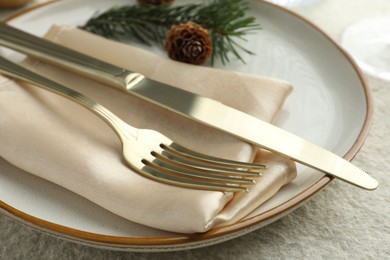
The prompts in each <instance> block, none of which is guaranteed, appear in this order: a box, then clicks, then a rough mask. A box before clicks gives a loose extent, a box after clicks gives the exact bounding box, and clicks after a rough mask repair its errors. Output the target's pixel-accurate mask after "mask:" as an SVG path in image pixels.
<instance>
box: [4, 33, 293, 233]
mask: <svg viewBox="0 0 390 260" xmlns="http://www.w3.org/2000/svg"><path fill="white" fill-rule="evenodd" d="M47 38H48V39H50V40H53V41H55V42H57V43H60V44H62V45H64V46H67V47H70V48H73V49H75V50H78V51H80V52H84V53H86V54H88V55H91V56H94V57H97V58H100V59H102V60H105V61H108V62H110V63H113V64H116V65H118V66H121V67H123V68H126V69H128V70H130V71H137V72H139V73H142V74H144V75H145V76H147V77H149V78H152V79H155V80H159V81H161V82H164V83H166V84H170V85H173V86H176V87H181V88H184V89H187V90H189V91H192V92H196V93H197V94H200V95H203V96H208V97H211V98H214V99H216V100H218V101H220V102H223V103H225V104H227V105H230V106H233V107H235V108H237V109H240V110H242V111H245V112H247V113H249V114H252V115H253V116H256V117H258V118H261V119H263V120H266V121H272V119H273V118H274V116H275V114H277V112H278V111H279V109H280V108H281V107H282V105H283V102H284V100H285V99H286V97H287V96H288V94H289V93H290V92H291V90H292V87H291V86H290V85H289V84H288V83H286V82H285V81H280V80H275V79H271V78H264V77H257V76H252V75H246V74H241V73H236V72H227V71H223V70H217V69H213V68H207V67H202V66H194V65H188V64H183V63H179V62H175V61H172V60H169V59H165V58H160V57H158V56H157V55H154V54H152V53H150V52H147V51H143V50H141V49H138V48H135V47H132V46H130V45H128V44H121V43H117V42H113V41H109V40H106V39H104V38H102V37H98V36H95V35H93V34H90V33H87V32H85V31H82V30H79V29H77V28H73V27H61V26H54V27H52V28H51V30H50V32H49V33H48V35H47ZM101 50H104V51H101ZM25 66H26V67H28V68H30V69H31V70H33V71H35V72H37V73H39V74H42V75H45V76H47V77H49V78H52V79H53V80H55V81H57V82H59V83H62V84H64V85H66V86H68V87H70V88H72V89H74V90H77V91H80V92H81V93H83V94H85V95H87V96H88V97H91V98H93V99H95V100H98V102H99V103H101V104H103V105H104V106H106V107H107V108H108V109H110V110H111V111H112V112H114V113H115V114H117V115H118V116H119V117H120V118H121V119H122V120H124V121H125V122H127V123H129V124H130V125H132V126H135V127H137V128H141V129H153V130H157V131H159V132H161V133H163V134H165V135H166V136H168V137H169V138H171V139H173V140H174V141H175V142H177V143H179V144H181V145H183V146H185V147H188V148H190V149H193V150H195V151H198V152H203V153H206V154H210V155H214V156H218V157H222V158H227V159H236V160H240V161H253V158H254V157H255V155H256V157H257V158H261V156H259V155H257V150H258V149H257V148H256V147H252V146H251V145H249V144H247V143H245V142H243V141H241V140H238V139H236V138H234V137H232V136H230V135H227V134H224V133H222V132H219V131H216V130H214V129H211V128H209V127H205V126H203V125H202V124H199V123H195V122H193V121H192V120H190V119H187V118H184V117H181V116H177V115H174V114H173V113H172V112H169V111H167V110H165V109H161V108H159V107H157V106H155V105H152V104H150V103H148V102H144V101H142V100H140V99H139V98H137V97H133V96H131V95H126V94H124V93H123V92H121V91H117V90H115V89H113V88H109V87H105V86H102V85H101V84H99V83H96V82H94V81H92V80H88V79H85V78H83V77H80V76H78V75H76V74H72V73H68V72H65V71H63V70H62V69H58V68H54V67H53V66H51V65H48V64H45V63H42V62H39V61H36V60H29V61H26V62H25ZM221 91H222V93H223V95H221ZM243 100H244V101H245V102H242V101H243ZM15 104H16V105H15ZM0 110H1V111H2V114H3V117H2V119H1V121H0V123H1V125H2V127H1V128H0V139H1V140H2V142H0V154H1V156H2V157H3V158H4V159H5V160H6V161H8V162H10V163H11V164H13V165H15V166H17V167H18V168H20V169H23V170H24V171H26V172H29V173H32V174H34V175H36V176H38V177H41V178H43V179H46V180H49V181H51V182H53V183H56V184H58V185H60V186H62V187H64V188H66V189H69V190H71V191H73V192H75V193H77V194H78V195H81V196H82V197H84V198H87V199H88V200H90V201H92V202H94V203H96V204H97V205H99V206H101V207H103V208H105V209H107V210H109V211H111V212H113V213H115V214H117V215H119V216H121V217H123V218H126V219H128V220H131V221H133V222H136V223H139V224H143V225H146V226H150V227H154V228H158V229H162V230H167V231H172V232H179V233H195V232H205V231H207V230H209V229H211V228H214V227H216V226H218V225H222V224H230V223H234V222H236V221H237V220H239V219H241V218H242V217H244V216H245V215H247V214H248V213H250V212H251V211H252V210H253V209H255V208H256V207H258V206H259V205H260V204H261V203H263V202H264V201H266V200H267V199H268V198H270V197H272V195H273V194H275V193H276V192H277V191H278V190H279V188H280V187H281V186H283V185H284V184H286V183H288V182H289V181H291V180H292V179H293V178H295V176H296V170H295V166H294V164H292V163H291V162H289V161H288V160H277V161H275V162H272V165H270V166H269V168H270V170H267V171H265V172H264V174H263V176H261V177H260V178H259V179H258V181H257V183H256V185H255V187H253V188H251V190H250V192H247V193H242V194H233V193H231V192H213V191H201V190H194V189H185V188H179V187H175V186H171V185H166V184H162V183H159V182H156V181H152V180H149V179H147V178H145V177H143V176H141V175H139V174H137V173H135V172H133V171H132V170H130V169H129V167H128V166H127V164H126V163H125V162H124V161H123V159H122V149H121V144H120V143H119V140H118V138H117V137H116V136H115V134H114V132H113V131H112V129H111V128H110V127H108V126H107V125H105V123H104V121H103V120H101V119H98V118H97V117H96V116H95V115H94V114H93V113H91V112H89V111H87V110H85V109H84V108H82V107H80V106H79V105H77V104H75V103H73V102H69V100H67V99H65V98H63V97H61V96H58V95H53V94H52V93H51V92H48V91H46V90H41V89H39V88H37V87H35V86H21V85H18V83H16V82H14V81H11V80H6V79H4V78H3V82H2V84H0ZM211 112H212V111H210V113H211ZM256 160H259V159H256ZM271 160H272V159H271ZM266 161H268V160H266ZM290 164H291V165H290ZM227 204H228V207H225V206H226V205H227ZM220 214H222V216H220Z"/></svg>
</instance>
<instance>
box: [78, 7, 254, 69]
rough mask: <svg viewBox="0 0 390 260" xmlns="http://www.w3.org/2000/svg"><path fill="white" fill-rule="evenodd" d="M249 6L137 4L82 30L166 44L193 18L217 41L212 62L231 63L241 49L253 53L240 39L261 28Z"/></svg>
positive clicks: (102, 15)
mask: <svg viewBox="0 0 390 260" xmlns="http://www.w3.org/2000/svg"><path fill="white" fill-rule="evenodd" d="M248 8H249V5H248V2H247V1H244V0H213V1H211V2H208V3H206V4H186V5H173V6H171V5H164V4H162V5H152V4H141V5H139V4H136V5H126V6H120V7H113V8H111V9H109V10H107V11H105V12H103V13H100V14H96V15H94V16H93V17H92V18H90V19H89V20H88V21H87V22H86V24H85V25H83V26H81V28H82V29H84V30H87V31H89V32H91V33H94V34H98V35H101V36H104V37H106V38H110V39H115V40H118V41H123V40H135V41H138V42H140V43H143V44H147V45H152V44H154V43H155V44H159V45H162V46H163V45H164V42H165V37H166V33H167V31H168V30H169V29H170V28H171V27H172V26H174V25H177V24H180V23H185V22H188V21H192V22H194V23H197V24H199V25H201V26H202V27H204V28H206V29H207V30H208V31H209V35H210V37H211V40H212V44H213V53H212V57H211V63H212V64H213V63H214V61H215V59H217V58H220V59H221V61H222V63H223V64H225V63H226V62H229V60H230V59H229V55H230V54H233V55H234V56H235V57H237V58H238V59H240V60H242V61H243V62H244V60H243V59H242V57H241V55H240V51H244V52H246V53H249V54H253V52H251V51H250V50H248V49H246V48H244V47H243V46H242V45H241V44H240V43H239V42H238V41H236V39H237V38H238V39H241V40H245V38H244V36H245V35H246V34H248V33H250V32H252V31H254V30H258V29H260V26H259V24H257V22H256V20H255V18H254V17H247V16H245V14H246V11H247V10H248Z"/></svg>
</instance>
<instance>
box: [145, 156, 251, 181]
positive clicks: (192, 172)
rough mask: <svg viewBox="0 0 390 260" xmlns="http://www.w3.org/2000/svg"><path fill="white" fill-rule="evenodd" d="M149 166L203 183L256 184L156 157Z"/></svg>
mask: <svg viewBox="0 0 390 260" xmlns="http://www.w3.org/2000/svg"><path fill="white" fill-rule="evenodd" d="M149 166H150V167H152V168H155V169H159V170H164V171H166V172H168V173H170V174H174V175H183V176H185V177H190V178H196V179H199V180H200V179H204V180H205V181H206V180H207V181H211V182H221V183H232V184H248V185H250V184H255V183H256V182H255V181H254V180H253V179H247V178H241V177H232V176H223V175H218V173H219V172H214V171H213V170H212V169H209V170H208V169H206V168H203V169H199V168H191V167H187V166H186V165H184V167H182V166H181V165H180V164H176V163H172V161H169V160H166V161H165V160H160V159H159V157H156V159H155V160H153V162H151V163H150V164H149ZM215 173H217V174H215Z"/></svg>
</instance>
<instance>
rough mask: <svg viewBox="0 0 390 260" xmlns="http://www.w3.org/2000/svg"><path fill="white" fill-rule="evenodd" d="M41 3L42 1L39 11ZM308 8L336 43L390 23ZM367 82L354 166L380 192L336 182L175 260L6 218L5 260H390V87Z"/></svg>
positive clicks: (358, 1)
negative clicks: (367, 104)
mask: <svg viewBox="0 0 390 260" xmlns="http://www.w3.org/2000/svg"><path fill="white" fill-rule="evenodd" d="M0 1H1V0H0ZM38 2H44V1H43V0H36V1H35V2H34V3H38ZM280 2H296V1H294V0H285V1H280ZM303 2H305V1H304V0H303ZM306 2H307V3H306V4H296V5H293V6H289V7H288V8H291V9H292V10H293V11H295V12H297V13H299V14H301V15H302V16H304V17H306V18H308V19H309V20H311V21H312V22H313V23H315V24H316V25H318V26H319V27H320V28H321V29H322V30H324V31H325V32H326V33H327V34H328V35H329V36H330V37H332V38H333V39H335V40H336V41H337V39H339V37H340V35H341V33H342V32H343V30H344V29H345V27H346V26H348V25H349V24H351V23H353V22H354V21H358V20H360V19H362V18H365V17H370V16H375V15H384V14H388V15H390V1H387V0H371V1H366V0H342V1H331V0H317V1H316V0H311V1H306ZM34 3H33V4H34ZM16 11H19V10H11V11H10V10H8V11H4V10H0V20H2V19H4V18H6V17H7V16H9V15H11V14H12V13H13V12H16ZM389 62H390V60H389ZM366 79H367V81H368V83H369V86H370V88H371V91H372V94H373V99H374V118H373V123H372V126H371V130H370V133H369V135H368V137H367V139H366V142H365V144H364V146H363V147H362V149H361V150H360V152H359V153H358V154H357V156H356V157H355V159H354V160H353V162H354V164H356V165H357V166H359V167H361V168H363V169H366V170H368V171H369V172H370V173H371V174H372V175H373V177H375V178H376V179H377V180H378V181H379V183H380V186H379V188H378V189H377V190H375V191H371V192H369V191H364V190H361V189H357V188H355V187H352V186H351V185H345V183H343V182H341V181H333V182H332V183H331V184H330V185H329V186H328V187H327V188H325V189H324V190H323V191H321V192H319V193H318V194H317V195H316V196H314V198H312V199H311V200H309V201H308V202H306V203H305V204H304V205H303V206H301V207H300V208H298V209H296V210H295V211H293V212H292V213H290V214H289V215H287V216H285V217H283V218H282V219H280V220H278V221H276V222H274V223H272V224H270V225H268V226H266V227H263V228H261V229H259V230H256V231H254V232H252V233H250V234H247V235H245V236H242V237H239V238H236V239H233V240H230V241H227V242H224V243H221V244H217V245H214V246H210V247H205V248H200V249H193V250H188V251H179V252H169V253H129V252H117V251H110V250H104V249H98V248H93V247H88V246H84V245H80V244H76V243H73V242H69V241H66V240H63V239H60V238H56V237H52V236H50V235H47V234H44V233H42V232H39V231H36V230H33V229H31V228H29V227H26V226H24V225H22V224H19V223H16V222H14V221H13V220H11V219H9V218H8V217H5V216H3V215H0V259H170V260H172V259H390V246H389V241H390V189H389V179H390V178H386V177H385V176H386V174H387V173H388V170H389V165H390V157H389V156H388V154H389V152H390V140H389V138H390V113H389V108H388V104H389V103H390V82H387V81H384V80H380V79H377V78H374V77H370V76H368V75H366Z"/></svg>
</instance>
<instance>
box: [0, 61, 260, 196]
mask: <svg viewBox="0 0 390 260" xmlns="http://www.w3.org/2000/svg"><path fill="white" fill-rule="evenodd" d="M0 73H2V74H4V75H7V76H9V77H12V78H16V79H19V80H23V81H26V82H28V83H31V84H33V85H35V86H38V87H41V88H43V89H46V90H49V91H51V92H54V93H56V94H59V95H62V96H64V97H66V98H68V99H70V100H72V101H75V102H76V103H78V104H80V105H82V106H84V107H85V108H87V109H89V110H90V111H92V112H93V113H95V114H96V115H97V116H99V117H100V118H101V119H103V120H104V121H105V122H106V123H107V124H108V125H109V126H110V127H111V128H112V129H113V130H114V131H115V133H116V134H117V135H118V137H119V139H120V140H121V142H122V147H123V156H124V158H125V160H126V162H127V163H128V164H129V166H130V167H131V168H132V169H133V170H134V171H136V172H137V173H139V174H141V175H143V176H145V177H147V178H150V179H153V180H156V181H160V182H163V183H167V184H171V185H176V186H181V187H186V188H195V189H206V190H217V191H232V192H238V191H247V190H248V185H253V184H254V183H255V180H254V178H255V177H257V176H259V175H261V173H260V170H261V169H264V168H265V165H260V164H253V163H245V162H238V161H232V160H226V159H222V158H217V157H212V156H208V155H205V154H201V153H198V152H195V151H192V150H190V149H187V148H184V147H183V146H181V145H179V144H177V143H175V142H173V141H172V140H171V139H169V138H168V137H166V136H164V135H162V134H161V133H159V132H157V131H154V130H149V129H137V128H134V127H132V126H130V125H129V124H127V123H125V122H124V121H123V120H121V119H120V118H119V117H117V116H116V115H115V114H113V113H112V112H111V111H109V110H108V109H107V108H105V107H103V106H102V105H100V104H98V103H97V102H95V101H94V100H92V99H90V98H88V97H86V96H84V95H83V94H81V93H79V92H76V91H74V90H72V89H70V88H68V87H65V86H63V85H60V84H58V83H56V82H54V81H52V80H49V79H47V78H45V77H43V76H41V75H38V74H36V73H34V72H32V71H30V70H28V69H25V68H23V67H22V66H20V65H17V64H15V63H13V62H11V61H9V60H7V59H5V58H3V57H0Z"/></svg>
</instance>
